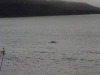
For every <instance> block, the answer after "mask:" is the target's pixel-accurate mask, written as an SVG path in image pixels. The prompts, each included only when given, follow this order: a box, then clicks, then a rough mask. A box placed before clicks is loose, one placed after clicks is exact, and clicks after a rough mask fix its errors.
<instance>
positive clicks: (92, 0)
mask: <svg viewBox="0 0 100 75" xmlns="http://www.w3.org/2000/svg"><path fill="white" fill-rule="evenodd" d="M64 1H77V2H87V3H90V4H93V5H95V6H99V7H100V0H64Z"/></svg>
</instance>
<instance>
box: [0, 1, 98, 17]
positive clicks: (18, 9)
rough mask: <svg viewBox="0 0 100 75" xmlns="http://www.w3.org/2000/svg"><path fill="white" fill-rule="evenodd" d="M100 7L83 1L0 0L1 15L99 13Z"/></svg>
mask: <svg viewBox="0 0 100 75" xmlns="http://www.w3.org/2000/svg"><path fill="white" fill-rule="evenodd" d="M99 13H100V8H98V7H94V6H92V5H89V4H86V3H81V2H68V1H66V2H65V1H31V0H30V1H27V0H26V1H17V2H16V0H15V1H10V2H6V0H4V2H3V1H1V2H0V17H27V16H50V15H80V14H99Z"/></svg>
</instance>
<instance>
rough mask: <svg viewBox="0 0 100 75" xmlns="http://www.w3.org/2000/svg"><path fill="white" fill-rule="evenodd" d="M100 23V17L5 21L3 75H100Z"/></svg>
mask: <svg viewBox="0 0 100 75" xmlns="http://www.w3.org/2000/svg"><path fill="white" fill-rule="evenodd" d="M99 24H100V15H83V16H81V15H80V16H51V17H28V18H1V19H0V49H2V47H4V46H5V50H6V55H5V57H4V62H3V68H2V71H1V75H100V72H99V71H100V25H99ZM51 41H56V43H51Z"/></svg>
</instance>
